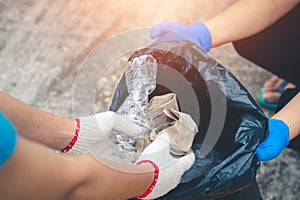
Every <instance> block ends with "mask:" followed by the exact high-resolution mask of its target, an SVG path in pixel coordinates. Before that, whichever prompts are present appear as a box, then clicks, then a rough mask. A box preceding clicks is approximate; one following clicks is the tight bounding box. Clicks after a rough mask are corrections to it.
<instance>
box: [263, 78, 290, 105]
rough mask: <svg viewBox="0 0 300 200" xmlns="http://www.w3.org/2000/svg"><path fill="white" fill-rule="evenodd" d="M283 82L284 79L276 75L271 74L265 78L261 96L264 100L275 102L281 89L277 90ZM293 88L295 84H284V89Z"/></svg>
mask: <svg viewBox="0 0 300 200" xmlns="http://www.w3.org/2000/svg"><path fill="white" fill-rule="evenodd" d="M283 82H284V79H282V78H279V77H278V76H272V77H271V78H270V79H269V80H267V81H266V82H265V84H264V86H263V90H262V92H263V94H262V97H263V99H264V100H265V101H267V102H269V103H277V102H278V100H279V98H280V96H281V94H282V91H278V88H279V87H280V85H281V84H282V83H283ZM288 88H295V85H294V84H292V83H287V84H286V85H285V86H284V89H288Z"/></svg>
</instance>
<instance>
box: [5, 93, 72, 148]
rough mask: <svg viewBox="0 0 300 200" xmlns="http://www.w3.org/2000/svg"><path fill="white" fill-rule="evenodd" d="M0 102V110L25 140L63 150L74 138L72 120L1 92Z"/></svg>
mask: <svg viewBox="0 0 300 200" xmlns="http://www.w3.org/2000/svg"><path fill="white" fill-rule="evenodd" d="M0 102H1V103H0V110H1V111H2V112H4V114H5V115H6V116H7V117H8V118H9V119H10V120H11V121H12V123H13V124H14V126H15V127H16V129H17V130H18V133H20V134H21V135H23V136H25V137H26V138H29V139H32V140H34V141H37V142H41V143H43V144H45V145H47V146H49V147H51V148H54V149H63V148H65V147H66V146H67V145H68V144H69V143H70V141H71V140H72V138H73V137H74V134H75V123H74V120H72V119H67V118H63V117H59V116H56V115H53V114H50V113H47V112H44V111H42V110H39V109H37V108H34V107H32V106H29V105H27V104H25V103H23V102H21V101H19V100H17V99H15V98H13V97H11V96H9V95H7V94H5V93H3V92H1V91H0Z"/></svg>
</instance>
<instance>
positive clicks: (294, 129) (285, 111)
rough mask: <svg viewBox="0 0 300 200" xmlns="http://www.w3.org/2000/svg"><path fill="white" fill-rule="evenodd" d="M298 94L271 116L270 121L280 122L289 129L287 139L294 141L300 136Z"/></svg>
mask: <svg viewBox="0 0 300 200" xmlns="http://www.w3.org/2000/svg"><path fill="white" fill-rule="evenodd" d="M299 111H300V93H298V94H297V95H296V96H295V97H294V98H293V99H292V100H291V101H290V102H289V103H288V104H287V105H285V106H284V107H283V108H282V109H281V110H280V111H279V112H277V113H276V114H275V115H273V116H272V119H279V120H282V121H283V122H284V123H285V124H286V125H287V126H288V127H289V138H290V140H292V139H294V138H295V137H297V136H298V135H299V134H300V112H299Z"/></svg>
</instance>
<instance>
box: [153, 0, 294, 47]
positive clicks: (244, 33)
mask: <svg viewBox="0 0 300 200" xmlns="http://www.w3.org/2000/svg"><path fill="white" fill-rule="evenodd" d="M298 3H299V0H286V1H285V0H264V1H260V0H238V1H236V2H235V3H233V4H232V5H230V6H229V7H227V8H226V9H224V10H223V11H221V12H220V13H219V14H217V15H215V16H213V17H211V18H209V19H207V20H205V21H203V23H201V22H196V23H193V24H190V25H183V24H179V23H174V22H166V23H158V24H155V25H154V26H153V27H152V30H151V38H153V39H156V38H158V39H157V42H165V41H171V40H191V41H193V42H195V43H196V44H197V45H198V46H200V47H202V48H203V49H204V50H205V51H207V52H208V51H209V50H210V48H211V47H217V46H220V45H222V44H225V43H227V42H234V41H237V40H240V39H243V38H246V37H248V36H251V35H254V34H255V33H258V32H259V31H262V30H263V29H265V28H267V27H268V26H270V25H271V24H273V23H274V22H275V21H277V20H278V19H279V18H281V17H282V16H283V15H285V14H286V13H288V12H289V11H290V10H291V9H292V8H293V7H295V6H296V5H297V4H298Z"/></svg>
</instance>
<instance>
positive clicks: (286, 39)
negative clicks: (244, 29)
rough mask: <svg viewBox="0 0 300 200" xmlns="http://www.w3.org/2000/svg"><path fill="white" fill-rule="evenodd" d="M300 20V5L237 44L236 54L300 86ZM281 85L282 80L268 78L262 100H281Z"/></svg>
mask: <svg viewBox="0 0 300 200" xmlns="http://www.w3.org/2000/svg"><path fill="white" fill-rule="evenodd" d="M299 18H300V6H299V5H298V6H296V7H295V8H294V9H293V10H292V11H291V12H290V13H288V14H287V15H285V16H284V17H282V18H281V19H280V20H278V21H277V22H276V23H274V24H273V25H272V26H270V27H269V28H267V29H265V30H264V31H261V32H260V33H257V34H255V35H253V36H251V37H248V38H246V39H242V40H240V41H237V42H234V43H233V45H234V47H235V49H236V51H237V52H238V53H239V54H240V55H241V56H243V57H245V58H246V59H248V60H250V61H252V62H253V63H255V64H257V65H258V66H260V67H262V68H264V69H266V70H268V71H270V72H272V73H273V74H276V75H278V76H279V77H281V78H283V79H284V80H286V81H288V82H291V83H294V84H299V83H300V79H299V74H300V56H299V52H300V45H299V44H300V42H299V35H300V27H299V22H298V19H299ZM281 82H283V80H282V79H280V78H279V79H277V80H276V78H275V77H272V78H271V79H269V80H268V81H267V82H266V83H265V85H264V87H263V89H262V91H261V99H263V100H265V101H266V102H271V103H274V102H276V101H278V98H279V96H280V93H282V91H280V87H279V86H280V83H281ZM281 86H282V85H281ZM286 86H287V87H286V88H291V87H293V85H286ZM278 93H279V95H278ZM260 102H261V101H260ZM275 106H276V105H275Z"/></svg>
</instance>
